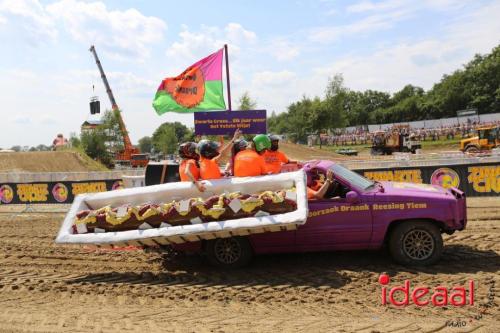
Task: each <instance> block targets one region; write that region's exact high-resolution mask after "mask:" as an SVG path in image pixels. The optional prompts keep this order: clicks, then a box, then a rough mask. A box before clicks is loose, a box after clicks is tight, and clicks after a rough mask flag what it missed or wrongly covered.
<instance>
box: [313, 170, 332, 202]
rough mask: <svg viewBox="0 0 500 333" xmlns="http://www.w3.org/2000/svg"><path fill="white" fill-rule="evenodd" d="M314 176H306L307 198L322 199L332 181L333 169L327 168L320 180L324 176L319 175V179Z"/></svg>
mask: <svg viewBox="0 0 500 333" xmlns="http://www.w3.org/2000/svg"><path fill="white" fill-rule="evenodd" d="M314 178H315V177H312V176H309V175H308V176H307V199H308V200H315V199H318V200H319V199H323V198H324V197H325V195H326V192H327V191H328V188H329V187H330V185H331V184H332V183H333V171H332V170H328V171H327V172H326V179H325V180H324V181H323V180H321V179H322V178H323V179H324V177H321V176H319V177H318V178H319V179H314Z"/></svg>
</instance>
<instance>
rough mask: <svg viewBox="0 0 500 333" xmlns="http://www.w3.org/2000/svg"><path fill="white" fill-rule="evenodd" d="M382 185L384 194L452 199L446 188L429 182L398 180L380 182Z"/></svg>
mask: <svg viewBox="0 0 500 333" xmlns="http://www.w3.org/2000/svg"><path fill="white" fill-rule="evenodd" d="M381 184H382V186H383V187H384V192H383V194H384V196H390V197H407V198H416V197H419V198H426V199H428V200H429V199H434V198H435V199H438V198H439V199H453V198H454V197H453V194H451V193H450V192H449V191H448V190H447V189H445V188H443V187H441V186H437V185H429V184H415V183H400V182H381Z"/></svg>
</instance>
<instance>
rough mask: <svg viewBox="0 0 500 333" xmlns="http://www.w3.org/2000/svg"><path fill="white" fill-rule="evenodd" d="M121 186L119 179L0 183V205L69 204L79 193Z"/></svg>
mask: <svg viewBox="0 0 500 333" xmlns="http://www.w3.org/2000/svg"><path fill="white" fill-rule="evenodd" d="M121 188H123V183H122V180H121V179H107V180H92V181H67V182H66V181H63V182H33V183H0V205H4V204H31V203H34V204H42V203H43V204H71V203H72V202H73V199H74V198H75V197H76V196H77V195H78V194H81V193H94V192H105V191H112V190H117V189H121Z"/></svg>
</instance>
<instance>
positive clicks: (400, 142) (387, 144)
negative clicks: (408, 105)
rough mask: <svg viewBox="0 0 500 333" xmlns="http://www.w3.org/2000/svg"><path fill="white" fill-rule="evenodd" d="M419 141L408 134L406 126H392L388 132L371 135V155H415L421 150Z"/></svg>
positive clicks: (408, 129) (408, 130) (408, 128)
mask: <svg viewBox="0 0 500 333" xmlns="http://www.w3.org/2000/svg"><path fill="white" fill-rule="evenodd" d="M421 148H422V145H421V144H420V141H418V140H415V137H414V136H413V135H411V134H410V127H409V126H408V125H398V126H394V127H393V128H392V129H391V130H390V131H389V132H385V131H377V132H375V133H374V135H373V139H372V147H371V154H372V155H392V153H394V152H402V153H412V154H415V153H416V152H417V150H418V149H421Z"/></svg>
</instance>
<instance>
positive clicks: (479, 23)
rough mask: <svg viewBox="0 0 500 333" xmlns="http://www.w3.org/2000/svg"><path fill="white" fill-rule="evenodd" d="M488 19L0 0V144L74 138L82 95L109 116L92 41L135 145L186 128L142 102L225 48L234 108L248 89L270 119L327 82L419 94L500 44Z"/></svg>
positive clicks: (383, 5) (405, 3)
mask: <svg viewBox="0 0 500 333" xmlns="http://www.w3.org/2000/svg"><path fill="white" fill-rule="evenodd" d="M215 4H216V5H215ZM499 17H500V2H499V1H467V0H463V1H456V0H434V1H432V0H421V1H410V0H382V1H372V0H359V1H334V0H332V1H327V0H323V1H320V0H318V1H312V0H297V1H284V0H281V1H270V0H268V1H237V0H233V1H196V0H192V1H133V0H125V1H118V0H113V1H102V2H101V1H83V0H49V1H45V0H44V1H39V0H0V43H1V45H2V51H3V52H0V90H1V95H0V103H1V104H0V105H1V108H0V115H1V119H2V125H3V126H2V130H1V131H0V147H1V148H9V147H11V146H12V145H16V144H19V145H37V144H40V143H43V144H49V143H50V142H51V141H52V139H53V138H54V137H55V135H56V134H57V133H59V132H61V133H63V134H65V135H67V136H68V135H69V134H70V133H71V132H79V127H80V124H81V123H82V122H83V121H85V120H86V119H91V117H90V115H89V108H88V101H89V98H90V97H91V96H92V95H93V94H95V95H98V96H99V97H100V99H101V101H102V105H103V107H108V108H109V107H110V104H109V101H108V99H107V96H106V94H105V91H104V88H103V85H102V82H101V80H100V78H99V74H98V72H97V68H96V65H95V63H94V62H93V59H92V57H91V54H90V53H89V52H88V48H89V46H90V45H91V44H94V45H95V46H96V49H97V52H98V54H99V56H100V58H101V61H102V64H103V66H104V69H105V71H106V74H107V75H108V78H109V81H110V84H111V87H112V89H113V92H114V94H115V97H116V100H117V102H118V105H119V106H120V107H121V108H122V110H123V116H124V118H125V121H126V124H127V127H128V130H129V132H130V136H131V138H132V141H133V142H137V140H138V139H139V138H141V137H142V136H145V135H150V134H151V133H152V132H153V131H154V129H155V128H156V127H158V126H159V125H160V124H161V123H162V122H164V121H181V122H183V123H185V124H186V125H188V126H191V125H192V115H179V114H173V113H169V114H165V115H162V116H157V115H156V114H155V113H154V111H153V109H152V107H151V102H152V98H153V96H154V93H155V91H156V88H157V86H158V85H159V83H160V81H161V80H162V79H163V78H164V77H166V76H174V75H177V74H179V73H180V71H182V70H183V69H184V68H186V67H187V66H189V65H190V64H192V63H194V62H195V61H197V60H199V59H200V58H202V57H204V56H206V55H208V54H210V53H212V52H214V51H215V50H217V49H219V48H220V47H222V46H223V44H224V43H227V44H228V45H229V60H230V74H231V90H232V96H233V98H232V99H233V105H234V104H237V100H238V98H239V97H240V96H241V95H242V94H243V93H244V92H245V91H248V93H249V94H250V96H251V97H252V98H253V99H255V100H256V101H257V104H258V107H259V108H264V109H267V110H268V112H269V113H270V112H271V111H276V112H277V113H279V112H283V111H285V110H286V107H287V105H289V104H290V103H292V102H294V101H296V100H298V99H300V98H301V96H303V95H307V96H311V97H312V96H322V95H323V92H324V89H325V86H326V82H327V80H328V77H330V76H333V75H335V74H336V73H342V75H343V76H344V80H345V85H346V86H347V87H348V88H350V89H354V90H365V89H377V90H382V91H387V92H395V91H397V90H398V89H400V88H402V87H403V86H404V85H405V84H408V83H411V84H414V85H419V86H422V87H423V88H424V89H429V88H431V87H432V84H433V83H435V82H437V81H439V80H440V78H441V77H442V75H443V74H446V73H451V72H452V71H454V70H455V69H457V68H460V66H461V65H462V64H464V63H466V62H467V61H469V60H470V59H471V58H472V56H473V55H474V54H475V53H487V52H489V51H490V50H491V49H492V48H493V47H494V46H496V45H498V43H500V37H499V36H500V20H499V19H498V18H499ZM92 85H94V86H95V91H94V92H93V91H92Z"/></svg>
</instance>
